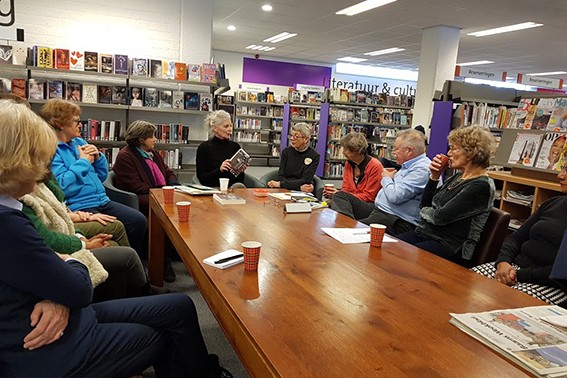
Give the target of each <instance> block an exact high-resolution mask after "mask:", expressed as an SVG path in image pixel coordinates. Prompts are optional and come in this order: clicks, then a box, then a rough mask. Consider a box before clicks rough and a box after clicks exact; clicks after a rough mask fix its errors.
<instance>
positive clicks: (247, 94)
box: [233, 90, 284, 166]
mask: <svg viewBox="0 0 567 378" xmlns="http://www.w3.org/2000/svg"><path fill="white" fill-rule="evenodd" d="M235 99H236V100H235V117H234V127H233V140H234V141H235V142H237V143H239V144H240V145H242V146H243V148H244V149H245V150H246V151H247V152H248V153H249V154H250V156H251V157H252V158H253V160H252V162H253V163H258V162H265V164H264V165H266V166H278V165H279V157H280V150H281V142H282V130H283V121H284V104H283V101H281V99H278V101H275V97H274V94H273V93H272V92H269V91H266V92H253V91H242V90H241V91H238V92H237V93H236V96H235ZM255 165H256V164H255Z"/></svg>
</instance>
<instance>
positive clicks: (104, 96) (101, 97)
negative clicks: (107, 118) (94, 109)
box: [98, 85, 112, 104]
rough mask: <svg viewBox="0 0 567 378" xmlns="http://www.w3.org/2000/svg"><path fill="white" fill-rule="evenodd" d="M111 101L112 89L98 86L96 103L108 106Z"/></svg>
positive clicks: (107, 86)
mask: <svg viewBox="0 0 567 378" xmlns="http://www.w3.org/2000/svg"><path fill="white" fill-rule="evenodd" d="M111 101H112V87H111V86H109V85H99V86H98V103H99V104H110V103H111Z"/></svg>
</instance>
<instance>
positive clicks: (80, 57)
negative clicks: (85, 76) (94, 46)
mask: <svg viewBox="0 0 567 378" xmlns="http://www.w3.org/2000/svg"><path fill="white" fill-rule="evenodd" d="M69 69H70V70H71V71H84V70H85V53H84V52H83V51H76V50H73V51H71V52H70V57H69Z"/></svg>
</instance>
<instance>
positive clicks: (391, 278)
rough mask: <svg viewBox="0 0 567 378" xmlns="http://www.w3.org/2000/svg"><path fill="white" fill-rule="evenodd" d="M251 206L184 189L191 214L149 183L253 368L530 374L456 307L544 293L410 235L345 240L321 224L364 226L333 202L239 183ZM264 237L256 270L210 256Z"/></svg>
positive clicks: (504, 303)
mask: <svg viewBox="0 0 567 378" xmlns="http://www.w3.org/2000/svg"><path fill="white" fill-rule="evenodd" d="M235 193H236V194H238V195H240V196H242V197H244V198H246V200H247V203H246V205H225V206H223V205H220V204H218V203H217V202H215V201H214V200H213V199H212V198H211V197H191V196H188V195H185V194H181V193H175V199H174V203H175V202H176V201H180V200H189V201H191V202H192V205H191V213H190V222H189V223H179V222H178V221H177V210H176V209H175V205H166V204H163V196H162V192H161V190H152V192H151V200H150V202H151V207H152V215H151V216H152V217H157V218H159V219H160V222H161V223H163V227H164V228H165V230H166V232H167V233H168V235H169V236H170V238H171V239H172V241H173V243H174V245H175V246H176V248H177V249H178V251H179V252H180V254H181V257H182V259H183V260H184V262H185V265H186V266H187V268H188V269H189V271H190V273H191V275H192V276H193V278H194V279H195V282H196V283H197V285H198V286H199V288H200V290H201V292H202V293H203V296H204V297H205V299H206V300H207V302H208V303H209V306H210V307H211V309H212V311H213V313H214V314H215V316H216V317H217V319H218V320H219V324H221V326H222V327H223V329H224V331H225V333H226V334H227V337H228V338H229V340H230V341H231V343H232V344H233V346H234V348H235V350H236V351H237V353H238V354H239V355H240V357H241V359H242V361H243V363H244V364H245V366H246V367H247V369H248V370H249V372H250V373H251V375H252V376H257V377H266V376H281V377H364V376H378V375H380V376H387V377H397V376H419V377H463V376H475V377H482V376H484V377H495V376H499V377H500V376H509V377H518V376H522V375H525V374H526V372H525V371H524V370H521V368H519V367H518V366H517V365H515V364H512V363H511V362H509V361H508V360H506V359H504V358H503V357H501V356H500V355H498V354H497V353H495V352H493V351H492V350H490V349H489V348H488V347H486V346H484V345H483V344H481V343H479V342H478V341H476V340H474V339H473V338H471V337H470V336H467V335H466V334H465V333H463V332H462V331H460V330H459V329H457V328H456V327H455V326H453V325H451V324H449V319H450V315H449V313H450V312H455V313H465V312H481V311H488V310H495V309H500V308H514V307H524V306H532V305H542V304H544V303H543V302H540V301H539V300H537V299H535V298H532V297H530V296H528V295H525V294H523V293H520V292H518V291H516V290H513V289H511V288H509V287H506V286H504V285H502V284H499V283H497V282H496V281H493V280H490V279H487V278H485V277H482V276H480V275H478V274H476V273H473V272H470V271H468V270H466V269H464V268H462V267H460V266H458V265H455V264H453V263H450V262H448V261H446V260H444V259H442V258H439V257H437V256H434V255H433V254H430V253H427V252H425V251H422V250H420V249H418V248H416V247H414V246H411V245H409V244H406V243H404V242H398V243H384V245H383V246H382V248H373V247H370V246H369V244H348V245H344V244H341V243H339V242H338V241H336V240H334V239H332V238H331V237H329V236H327V235H326V234H324V233H323V232H322V231H321V227H366V226H364V225H363V224H360V223H358V222H356V221H355V220H353V219H350V218H348V217H345V216H343V215H341V214H338V213H336V212H335V211H333V210H330V209H323V210H315V211H314V212H313V213H311V214H285V213H284V212H283V209H282V208H281V204H279V206H278V205H276V204H275V203H274V200H269V199H267V198H258V197H254V196H253V195H252V192H251V190H246V189H237V190H235ZM247 240H256V241H260V242H261V243H262V251H261V257H260V265H259V269H258V272H253V273H251V272H245V271H244V268H243V265H242V264H240V265H236V266H234V267H231V268H229V269H226V270H220V269H216V268H214V267H211V266H208V265H205V264H204V263H203V262H202V261H203V259H204V258H206V257H209V256H211V255H213V254H215V253H218V252H221V251H224V250H227V249H231V248H233V249H237V250H240V249H241V247H240V245H241V243H242V242H243V241H247Z"/></svg>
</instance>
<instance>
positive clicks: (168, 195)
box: [161, 186, 175, 203]
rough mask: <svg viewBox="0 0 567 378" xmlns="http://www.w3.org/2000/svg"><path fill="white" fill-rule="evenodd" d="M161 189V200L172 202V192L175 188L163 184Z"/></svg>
mask: <svg viewBox="0 0 567 378" xmlns="http://www.w3.org/2000/svg"><path fill="white" fill-rule="evenodd" d="M161 189H162V190H163V202H165V203H173V193H174V192H175V188H174V187H173V186H164V187H162V188H161Z"/></svg>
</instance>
